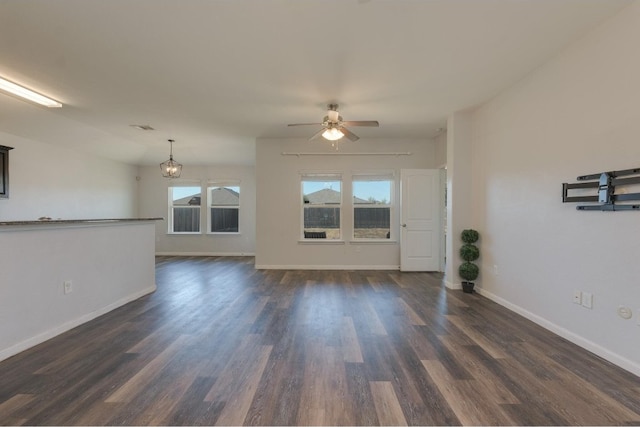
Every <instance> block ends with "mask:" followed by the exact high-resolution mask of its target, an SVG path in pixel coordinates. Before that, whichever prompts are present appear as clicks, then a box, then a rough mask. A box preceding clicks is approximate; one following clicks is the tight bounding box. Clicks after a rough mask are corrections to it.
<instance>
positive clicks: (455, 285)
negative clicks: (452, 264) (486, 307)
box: [442, 279, 462, 290]
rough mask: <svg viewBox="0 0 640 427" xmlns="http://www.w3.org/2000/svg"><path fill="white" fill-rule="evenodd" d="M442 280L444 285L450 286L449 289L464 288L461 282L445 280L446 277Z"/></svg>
mask: <svg viewBox="0 0 640 427" xmlns="http://www.w3.org/2000/svg"><path fill="white" fill-rule="evenodd" d="M442 281H443V283H444V286H445V287H447V288H449V289H452V290H459V289H462V284H460V283H451V282H450V281H448V280H445V279H443V280H442Z"/></svg>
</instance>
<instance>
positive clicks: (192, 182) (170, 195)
mask: <svg viewBox="0 0 640 427" xmlns="http://www.w3.org/2000/svg"><path fill="white" fill-rule="evenodd" d="M196 184H197V185H196ZM175 187H198V188H200V206H174V205H173V189H174V188H175ZM167 204H168V211H169V218H168V219H169V220H168V221H167V234H170V235H172V236H174V235H175V236H180V235H185V236H194V235H199V234H202V186H201V183H200V181H195V180H180V181H174V182H172V183H171V185H169V186H168V187H167ZM176 207H179V208H190V209H200V223H199V225H198V228H199V230H198V231H173V210H174V209H175V208H176Z"/></svg>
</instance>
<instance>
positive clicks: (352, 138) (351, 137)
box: [340, 126, 360, 142]
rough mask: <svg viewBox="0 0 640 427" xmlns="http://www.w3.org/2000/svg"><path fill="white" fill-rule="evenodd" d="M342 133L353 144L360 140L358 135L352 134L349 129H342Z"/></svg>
mask: <svg viewBox="0 0 640 427" xmlns="http://www.w3.org/2000/svg"><path fill="white" fill-rule="evenodd" d="M340 132H342V133H344V136H345V137H346V138H347V139H348V140H349V141H351V142H356V141H357V140H359V139H360V137H359V136H358V135H356V134H355V133H353V132H351V131H350V130H349V129H347V128H346V127H344V126H342V127H340Z"/></svg>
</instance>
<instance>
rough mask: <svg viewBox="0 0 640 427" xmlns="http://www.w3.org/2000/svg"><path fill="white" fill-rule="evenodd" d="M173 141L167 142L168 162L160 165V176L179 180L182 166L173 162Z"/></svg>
mask: <svg viewBox="0 0 640 427" xmlns="http://www.w3.org/2000/svg"><path fill="white" fill-rule="evenodd" d="M174 142H175V141H174V140H173V139H170V140H169V144H170V149H169V150H170V151H169V160H167V161H165V162H162V163H160V170H161V171H162V176H163V177H165V178H180V173H182V165H181V164H180V163H178V162H176V161H175V160H173V143H174Z"/></svg>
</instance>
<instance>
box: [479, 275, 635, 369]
mask: <svg viewBox="0 0 640 427" xmlns="http://www.w3.org/2000/svg"><path fill="white" fill-rule="evenodd" d="M475 290H476V292H478V293H479V294H480V295H482V296H484V297H486V298H488V299H490V300H491V301H494V302H496V303H498V304H500V305H501V306H503V307H506V308H508V309H509V310H511V311H513V312H516V313H518V314H519V315H521V316H523V317H525V318H527V319H529V320H531V321H532V322H534V323H536V324H538V325H540V326H542V327H543V328H545V329H548V330H549V331H551V332H553V333H554V334H556V335H559V336H561V337H562V338H565V339H566V340H568V341H571V342H572V343H574V344H576V345H578V346H580V347H582V348H584V349H586V350H589V351H590V352H592V353H594V354H596V355H598V356H600V357H602V358H603V359H605V360H608V361H609V362H611V363H613V364H614V365H617V366H619V367H621V368H622V369H625V370H627V371H629V372H631V373H632V374H634V375H638V376H640V365H638V364H637V363H635V362H633V361H631V360H629V359H627V358H625V357H622V356H620V355H619V354H616V353H613V352H612V351H610V350H607V349H606V348H604V347H602V346H600V345H598V344H596V343H594V342H593V341H590V340H588V339H586V338H584V337H582V336H580V335H577V334H575V333H573V332H571V331H569V330H567V329H565V328H563V327H561V326H558V325H556V324H555V323H553V322H550V321H548V320H547V319H545V318H543V317H540V316H538V315H537V314H534V313H531V312H530V311H528V310H525V309H524V308H522V307H520V306H519V305H516V304H513V303H511V302H509V301H507V300H505V299H503V298H501V297H499V296H497V295H494V294H492V293H491V292H489V291H486V290H484V289H482V288H478V287H477V286H476V288H475Z"/></svg>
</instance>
